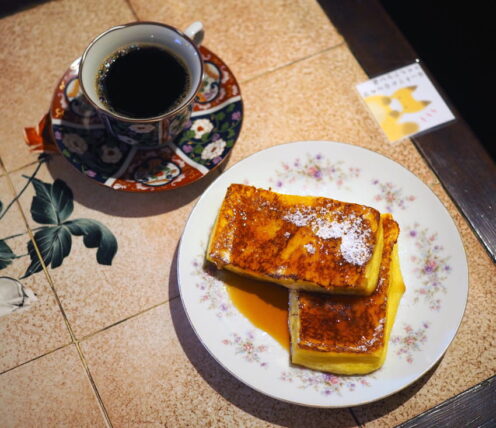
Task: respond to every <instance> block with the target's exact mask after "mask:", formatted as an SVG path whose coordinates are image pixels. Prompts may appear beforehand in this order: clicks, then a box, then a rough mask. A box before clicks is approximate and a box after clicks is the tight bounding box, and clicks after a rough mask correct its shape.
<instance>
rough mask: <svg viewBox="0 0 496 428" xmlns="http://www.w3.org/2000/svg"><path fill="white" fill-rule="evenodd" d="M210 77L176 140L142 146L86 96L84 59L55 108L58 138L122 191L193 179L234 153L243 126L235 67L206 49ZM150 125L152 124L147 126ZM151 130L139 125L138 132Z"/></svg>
mask: <svg viewBox="0 0 496 428" xmlns="http://www.w3.org/2000/svg"><path fill="white" fill-rule="evenodd" d="M200 52H201V55H202V57H203V60H204V63H205V81H204V83H203V86H202V88H201V90H200V92H199V94H198V97H197V100H196V101H195V103H194V105H193V113H192V115H191V120H190V122H189V123H188V125H187V127H186V129H185V130H184V131H183V132H182V133H181V134H180V135H179V136H178V137H177V139H176V140H175V142H174V143H171V144H169V145H167V146H164V147H163V148H160V149H157V148H154V149H137V148H136V147H132V146H130V145H128V144H126V143H123V142H121V141H118V140H116V139H114V138H112V137H111V136H109V135H108V134H107V132H106V130H105V127H104V125H103V123H102V122H101V121H100V118H99V117H98V115H97V114H96V111H95V110H94V109H93V107H92V106H91V105H90V104H89V103H88V102H87V101H86V100H85V98H84V96H83V94H82V91H81V88H80V85H79V80H78V78H77V74H78V67H79V59H77V60H76V61H74V62H73V63H72V64H71V66H70V67H69V68H68V70H67V71H66V72H65V74H64V76H63V77H62V79H61V80H60V83H59V84H58V86H57V88H56V90H55V93H54V96H53V100H52V105H51V107H50V119H51V126H52V134H53V140H54V142H55V144H56V145H57V147H58V149H59V151H60V152H61V153H62V155H63V156H64V157H65V158H66V159H67V160H68V161H69V162H70V163H71V164H72V165H73V166H75V167H76V168H77V169H78V170H79V171H80V172H82V173H83V174H85V175H86V176H88V177H90V178H91V179H93V180H96V181H97V182H99V183H101V184H103V185H105V186H108V187H111V188H113V189H117V190H126V191H132V192H154V191H161V190H169V189H173V188H177V187H181V186H185V185H187V184H190V183H193V182H195V181H197V180H198V179H200V178H202V177H203V176H204V175H206V174H207V173H208V172H210V171H211V170H213V169H215V168H216V167H217V166H219V165H220V164H221V163H222V162H223V161H224V160H225V159H226V158H227V156H228V155H229V153H230V152H231V149H232V147H233V146H234V144H235V142H236V140H237V138H238V135H239V133H240V130H241V123H242V119H243V103H242V100H241V95H240V91H239V86H238V84H237V82H236V79H235V78H234V76H233V74H232V73H231V71H230V70H229V68H228V67H227V66H226V64H224V62H222V60H221V59H220V58H219V57H217V56H216V55H215V54H213V53H212V52H210V51H209V50H208V49H207V48H205V47H203V46H202V47H201V48H200ZM143 126H145V127H146V125H143ZM134 131H135V132H136V134H137V136H138V137H139V133H140V132H147V129H141V127H140V126H137V127H136V129H135V130H134Z"/></svg>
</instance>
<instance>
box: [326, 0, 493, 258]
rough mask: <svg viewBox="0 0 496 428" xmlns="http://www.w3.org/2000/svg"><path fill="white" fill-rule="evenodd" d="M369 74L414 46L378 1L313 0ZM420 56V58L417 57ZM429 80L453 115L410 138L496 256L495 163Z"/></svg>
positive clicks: (407, 57) (401, 60) (410, 56)
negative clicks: (447, 119) (438, 125)
mask: <svg viewBox="0 0 496 428" xmlns="http://www.w3.org/2000/svg"><path fill="white" fill-rule="evenodd" d="M319 3H320V5H321V7H322V9H323V10H324V12H325V13H326V14H327V16H328V17H329V19H330V20H331V22H332V23H333V25H334V26H335V27H336V28H337V30H338V31H339V32H340V33H341V34H342V35H343V37H344V39H345V41H346V43H347V45H348V47H349V48H350V50H351V51H352V53H353V54H354V56H355V57H356V59H357V60H358V62H359V63H360V65H361V66H362V68H363V69H364V71H365V72H366V73H367V75H368V76H369V77H374V76H377V75H379V74H382V73H385V72H388V71H391V70H394V69H396V68H399V67H402V66H405V65H408V64H411V63H413V62H415V61H416V60H418V58H417V54H416V53H415V50H414V49H413V48H412V46H411V45H410V43H409V42H408V40H407V39H406V38H405V37H404V36H403V34H402V33H401V31H400V30H399V29H398V27H397V26H396V25H395V23H394V22H393V21H392V19H391V18H390V17H389V15H388V14H387V13H386V11H385V10H384V8H383V7H382V5H381V4H380V2H379V1H378V0H347V1H340V0H319ZM420 60H421V59H420ZM420 63H421V65H422V67H423V69H424V70H425V71H426V72H427V74H428V75H429V76H430V78H431V79H432V81H433V83H434V85H435V86H436V87H437V89H438V90H439V92H440V93H441V95H442V96H443V98H444V99H445V101H446V102H447V103H448V105H449V106H450V108H451V109H452V111H453V113H454V115H455V117H456V119H455V120H454V121H452V122H449V123H447V124H445V125H442V126H440V127H438V128H436V129H433V130H430V131H428V132H425V133H423V134H420V135H417V136H415V137H413V138H412V141H413V143H414V144H415V146H416V147H417V150H418V151H419V152H420V153H421V155H422V156H423V157H424V159H425V160H426V162H427V163H428V165H429V166H430V168H431V169H432V171H433V172H434V173H435V174H436V176H437V177H438V179H439V181H440V183H441V185H442V186H443V187H444V189H445V190H446V192H447V193H448V195H449V196H450V197H451V199H452V200H453V202H454V203H455V205H456V206H457V208H458V209H459V210H460V212H461V213H462V214H463V215H464V217H465V218H466V219H467V221H468V223H469V224H470V226H471V227H472V229H473V231H474V232H475V234H476V236H477V237H478V238H479V240H480V241H481V243H482V245H483V246H484V248H485V249H486V251H487V252H488V253H489V255H490V257H491V258H492V259H493V260H496V221H495V219H496V165H495V163H494V162H493V160H492V159H491V158H490V157H489V155H488V153H487V152H486V151H485V149H484V148H483V146H482V144H481V143H480V141H479V140H478V138H477V137H476V136H475V134H474V133H473V132H472V130H471V129H470V127H469V126H468V124H467V123H466V122H465V120H464V119H463V118H462V117H461V116H460V114H459V113H458V112H457V110H456V108H455V106H454V105H452V104H451V103H450V101H449V98H448V96H447V95H446V94H445V93H444V92H443V91H442V89H441V87H440V86H439V84H437V83H436V79H435V78H434V77H433V76H432V74H430V72H429V70H428V68H427V66H426V64H423V63H422V62H421V61H420Z"/></svg>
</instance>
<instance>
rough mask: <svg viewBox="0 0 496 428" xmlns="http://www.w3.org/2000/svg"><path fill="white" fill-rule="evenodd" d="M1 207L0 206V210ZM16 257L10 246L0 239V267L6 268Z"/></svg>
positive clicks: (0, 209)
mask: <svg viewBox="0 0 496 428" xmlns="http://www.w3.org/2000/svg"><path fill="white" fill-rule="evenodd" d="M1 211H2V207H1V206H0V212H1ZM15 258H16V255H15V254H14V253H13V252H12V250H11V249H10V247H9V246H8V245H7V244H6V242H5V241H0V269H4V268H6V267H7V266H8V265H10V264H11V263H12V260H13V259H15Z"/></svg>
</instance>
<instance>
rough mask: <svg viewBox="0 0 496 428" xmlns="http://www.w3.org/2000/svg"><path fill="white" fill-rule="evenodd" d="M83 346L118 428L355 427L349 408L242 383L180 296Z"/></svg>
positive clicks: (97, 383) (108, 409)
mask: <svg viewBox="0 0 496 428" xmlns="http://www.w3.org/2000/svg"><path fill="white" fill-rule="evenodd" d="M82 349H83V352H84V354H85V355H86V358H87V361H88V365H89V368H90V371H91V373H92V375H93V377H94V380H95V383H96V385H97V387H98V390H99V391H100V394H101V397H102V400H103V402H104V404H105V407H106V409H107V411H108V413H109V417H110V420H111V422H112V423H113V425H115V426H124V425H135V426H137V425H144V424H145V423H147V424H151V425H157V426H161V425H167V426H222V427H229V426H253V427H255V426H257V427H263V426H302V425H305V426H308V427H313V426H315V427H318V426H324V425H325V426H328V427H334V426H335V427H338V426H339V427H351V426H355V423H354V421H353V418H352V417H351V414H350V413H349V412H348V410H346V409H343V410H329V409H328V410H322V409H311V408H304V407H299V406H294V405H290V404H286V403H282V402H280V401H277V400H273V399H270V398H268V397H265V396H263V395H261V394H259V393H257V392H255V391H254V390H252V389H250V388H248V387H246V386H244V385H243V384H241V383H240V382H238V381H237V380H236V379H235V378H234V377H232V376H231V375H230V374H228V373H227V372H226V371H225V370H223V369H222V368H221V367H220V366H219V364H218V363H217V362H216V361H215V360H214V359H213V358H212V357H211V356H210V354H208V352H207V351H206V350H205V348H203V346H202V345H201V343H200V342H199V340H198V339H197V337H196V335H195V333H194V332H193V330H192V329H191V327H190V325H189V321H188V319H187V317H186V314H185V313H184V310H183V307H182V304H181V302H180V300H179V299H174V300H172V301H171V302H170V304H167V305H161V306H159V307H158V308H155V309H153V310H151V311H149V312H147V313H145V314H142V315H139V316H138V317H136V318H133V319H131V320H128V321H126V322H125V323H122V324H119V325H118V326H115V327H112V328H111V329H109V330H106V331H105V332H103V333H99V334H98V335H96V336H94V337H91V338H89V339H87V340H85V341H84V342H83V343H82Z"/></svg>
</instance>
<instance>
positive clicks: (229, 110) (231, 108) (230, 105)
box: [226, 103, 234, 113]
mask: <svg viewBox="0 0 496 428" xmlns="http://www.w3.org/2000/svg"><path fill="white" fill-rule="evenodd" d="M233 110H234V103H233V104H229V106H228V107H227V110H226V111H227V112H228V113H231V112H232V111H233Z"/></svg>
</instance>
